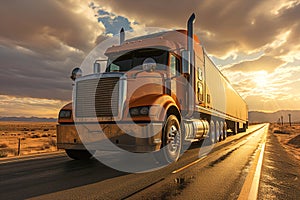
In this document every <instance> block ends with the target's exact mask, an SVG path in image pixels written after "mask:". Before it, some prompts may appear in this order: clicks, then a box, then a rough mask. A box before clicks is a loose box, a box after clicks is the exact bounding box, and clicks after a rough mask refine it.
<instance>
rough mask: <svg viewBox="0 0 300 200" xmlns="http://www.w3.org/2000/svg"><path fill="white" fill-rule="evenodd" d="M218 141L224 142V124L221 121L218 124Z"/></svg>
mask: <svg viewBox="0 0 300 200" xmlns="http://www.w3.org/2000/svg"><path fill="white" fill-rule="evenodd" d="M219 138H220V139H219V141H222V140H224V123H223V122H222V121H221V122H220V137H219Z"/></svg>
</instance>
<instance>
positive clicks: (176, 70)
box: [170, 54, 180, 77]
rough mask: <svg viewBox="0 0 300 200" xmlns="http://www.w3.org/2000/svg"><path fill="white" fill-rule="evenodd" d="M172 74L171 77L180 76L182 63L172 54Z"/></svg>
mask: <svg viewBox="0 0 300 200" xmlns="http://www.w3.org/2000/svg"><path fill="white" fill-rule="evenodd" d="M170 72H171V77H174V76H179V75H180V62H179V59H178V58H176V57H175V56H174V55H172V54H171V56H170Z"/></svg>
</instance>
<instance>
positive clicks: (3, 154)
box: [0, 149, 8, 158]
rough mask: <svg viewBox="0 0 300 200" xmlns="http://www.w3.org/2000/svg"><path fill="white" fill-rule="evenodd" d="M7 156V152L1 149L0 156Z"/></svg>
mask: <svg viewBox="0 0 300 200" xmlns="http://www.w3.org/2000/svg"><path fill="white" fill-rule="evenodd" d="M7 156H8V153H7V151H6V150H4V149H2V150H0V158H5V157H7Z"/></svg>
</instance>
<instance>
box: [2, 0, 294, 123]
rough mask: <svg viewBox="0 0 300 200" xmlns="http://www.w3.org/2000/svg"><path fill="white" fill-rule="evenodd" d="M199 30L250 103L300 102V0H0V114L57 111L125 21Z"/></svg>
mask: <svg viewBox="0 0 300 200" xmlns="http://www.w3.org/2000/svg"><path fill="white" fill-rule="evenodd" d="M193 12H194V13H195V14H196V22H195V33H196V34H197V35H198V37H199V38H200V41H201V44H202V45H203V46H204V47H205V49H206V51H207V53H208V54H209V56H210V57H211V58H212V59H213V61H214V62H215V64H216V65H217V66H218V68H219V69H220V70H221V71H222V73H223V74H224V75H225V76H227V77H228V79H229V80H230V82H231V83H232V85H233V86H234V88H235V89H236V90H237V91H238V92H239V93H240V95H241V96H242V97H243V98H244V99H245V101H246V102H247V104H248V107H249V110H251V111H265V112H274V111H277V110H300V103H299V102H300V43H299V38H300V21H299V19H300V1H297V0H253V1H249V0H232V1H227V0H189V1H179V0H168V1H158V0H152V1H147V0H139V1H135V0H122V1H117V0H110V1H105V0H95V1H93V2H91V1H82V0H43V1H37V0H24V1H17V0H10V1H1V2H0V24H1V28H0V69H1V73H0V116H25V117H31V116H37V117H57V114H58V111H59V109H60V108H61V107H62V106H63V105H64V104H66V103H68V102H69V101H71V96H72V81H71V80H70V78H69V76H70V72H71V70H72V69H73V68H74V67H76V66H80V65H81V63H82V62H83V60H84V58H85V57H86V56H87V55H88V54H89V52H90V51H91V50H92V49H93V48H95V47H96V46H97V44H99V42H101V41H103V39H105V38H107V37H111V36H113V35H115V34H117V33H118V32H119V30H120V28H121V27H124V28H125V30H126V31H133V32H136V33H139V31H141V30H143V29H144V28H147V27H161V28H167V29H183V28H185V27H186V20H187V19H188V17H189V16H190V15H191V13H193Z"/></svg>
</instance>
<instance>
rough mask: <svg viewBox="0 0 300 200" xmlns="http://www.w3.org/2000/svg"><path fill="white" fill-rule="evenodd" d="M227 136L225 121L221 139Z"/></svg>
mask: <svg viewBox="0 0 300 200" xmlns="http://www.w3.org/2000/svg"><path fill="white" fill-rule="evenodd" d="M226 138H227V123H226V122H224V126H223V140H225V139H226Z"/></svg>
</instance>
